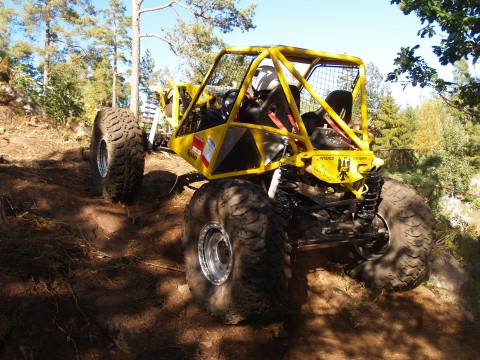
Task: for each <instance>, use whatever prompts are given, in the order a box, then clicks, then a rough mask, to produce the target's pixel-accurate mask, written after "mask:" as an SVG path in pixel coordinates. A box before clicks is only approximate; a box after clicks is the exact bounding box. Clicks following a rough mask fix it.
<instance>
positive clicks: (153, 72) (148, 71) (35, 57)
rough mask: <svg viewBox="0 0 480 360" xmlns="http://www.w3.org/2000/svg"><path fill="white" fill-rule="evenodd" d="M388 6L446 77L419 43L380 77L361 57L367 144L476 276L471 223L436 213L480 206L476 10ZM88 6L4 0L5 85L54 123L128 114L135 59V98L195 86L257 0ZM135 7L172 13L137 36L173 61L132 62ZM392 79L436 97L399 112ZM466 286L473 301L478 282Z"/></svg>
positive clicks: (446, 5)
mask: <svg viewBox="0 0 480 360" xmlns="http://www.w3.org/2000/svg"><path fill="white" fill-rule="evenodd" d="M385 2H387V3H388V1H385ZM391 3H392V5H391V6H392V7H396V6H397V5H398V9H397V11H399V12H400V11H402V12H403V13H404V14H412V13H413V14H415V15H416V16H417V17H418V18H419V20H420V22H419V23H418V24H419V25H418V28H419V30H418V36H419V39H420V38H428V39H434V40H435V39H437V40H438V44H434V45H433V47H432V52H433V56H434V57H435V58H436V59H437V60H438V62H439V64H440V65H442V66H449V67H448V69H450V70H451V71H450V72H451V74H449V76H448V79H447V80H446V78H445V76H443V75H445V70H437V69H436V68H433V67H430V66H429V65H428V64H427V62H426V61H425V60H424V58H423V57H421V56H419V55H417V53H416V51H417V50H418V49H419V46H418V45H414V46H409V47H402V48H399V49H398V50H399V52H398V54H397V57H396V58H394V59H391V62H392V70H391V72H390V73H388V74H382V72H381V71H380V70H379V68H378V67H377V65H376V64H375V63H374V62H369V63H368V65H367V74H368V83H367V84H368V85H367V97H368V105H369V118H370V121H371V124H372V128H374V129H375V131H376V143H375V145H374V149H375V151H376V152H377V153H378V154H379V156H380V157H382V158H384V159H386V161H387V164H388V166H387V168H386V172H387V174H388V176H391V177H395V178H398V179H400V180H402V181H405V182H407V183H410V184H411V185H413V186H414V187H415V188H416V189H417V190H418V191H419V192H420V193H421V194H422V195H423V196H424V197H425V198H426V199H427V200H428V201H429V203H430V205H431V207H432V210H433V212H434V214H435V216H436V218H437V220H438V222H437V239H438V241H439V242H441V243H444V244H446V245H447V246H448V247H449V248H450V249H451V251H452V252H454V253H455V255H456V257H457V258H458V259H460V260H461V261H462V262H463V263H464V264H465V265H467V266H473V268H474V271H477V272H479V273H480V269H478V265H473V264H479V263H480V245H479V240H478V239H479V236H480V230H479V228H478V226H477V227H472V226H468V225H465V224H462V223H460V225H461V226H460V227H457V228H452V227H451V222H449V221H448V220H447V219H448V216H447V214H446V213H445V209H444V207H442V199H444V198H445V196H455V197H459V198H461V200H462V201H463V202H464V203H465V204H467V206H468V207H469V208H471V209H472V210H474V211H475V210H476V211H479V210H480V199H479V196H478V195H479V194H478V192H477V193H475V192H474V190H472V188H471V183H472V178H473V177H474V176H475V175H476V174H478V173H480V115H479V113H480V110H479V108H480V105H479V103H480V100H479V98H480V97H479V96H478V93H479V89H480V86H479V81H480V80H479V78H478V76H476V75H475V66H476V64H477V61H478V57H479V53H480V52H479V46H480V45H479V42H480V41H479V40H480V39H479V36H480V35H479V33H480V19H479V7H480V6H479V5H474V3H475V2H472V1H469V0H463V1H455V2H447V1H429V2H427V1H423V0H416V1H415V0H402V1H400V0H393V1H391ZM95 4H96V5H94V4H93V2H91V1H89V0H40V1H33V0H28V1H19V0H15V1H12V2H8V3H6V2H4V1H2V0H0V61H1V68H0V72H1V74H3V76H2V80H1V81H5V82H8V83H10V84H13V85H14V86H15V87H16V88H18V89H21V90H22V91H23V92H25V93H26V94H27V95H29V96H30V97H31V98H32V99H33V100H34V101H36V102H37V103H38V104H40V105H41V106H42V108H43V109H44V111H45V113H46V114H47V115H48V116H50V117H51V118H52V119H53V120H54V122H55V124H56V125H57V126H60V127H61V126H66V125H67V124H68V123H69V122H71V121H73V120H74V119H80V120H81V121H82V122H84V123H85V124H86V125H91V124H92V122H93V119H94V115H95V112H96V109H99V108H102V107H111V106H119V107H129V106H130V105H131V99H132V97H131V84H132V83H134V82H132V72H131V69H132V68H133V69H135V68H136V62H138V68H139V75H138V81H139V92H140V93H141V94H142V97H141V98H142V99H145V98H146V96H148V93H149V87H150V86H151V85H158V84H162V83H163V82H164V81H165V80H164V76H165V75H169V76H171V77H173V78H174V79H175V80H181V81H186V82H195V83H196V82H199V81H200V80H201V78H202V76H203V74H204V73H205V72H206V70H207V69H208V66H209V65H210V64H211V61H212V59H213V56H214V55H215V53H216V52H217V51H218V49H220V48H221V47H223V46H225V45H226V41H225V40H224V38H228V36H227V35H228V34H231V33H232V32H233V31H234V30H235V32H234V33H237V34H239V33H240V32H241V33H242V34H243V33H244V32H248V31H258V29H257V30H254V29H255V24H254V23H255V11H256V5H254V4H245V2H243V1H238V0H225V1H215V0H210V1H200V0H185V1H170V2H165V4H163V5H158V3H153V2H151V1H146V4H143V1H142V0H133V1H132V5H133V6H129V7H128V8H127V6H126V5H129V4H125V2H124V1H120V0H109V1H108V2H106V1H99V2H96V3H95ZM152 4H153V5H152ZM142 5H149V6H153V8H146V7H144V8H142ZM135 6H136V7H137V11H138V10H140V12H142V16H143V15H145V13H147V12H150V10H153V9H155V10H156V12H157V13H160V12H166V11H170V15H169V17H167V18H166V19H168V21H165V23H164V24H158V26H157V27H158V31H157V32H156V33H143V34H141V36H142V38H153V39H155V41H159V42H160V43H162V44H163V46H164V48H165V51H166V52H168V51H171V54H174V56H175V58H176V59H177V65H178V66H175V67H170V68H166V67H164V68H162V69H160V70H159V69H158V67H157V62H158V63H161V62H162V59H161V58H160V59H157V58H155V57H154V55H153V54H152V52H151V51H150V50H149V49H144V51H143V53H142V54H141V59H135V56H134V57H132V50H131V48H132V41H135V40H136V39H137V38H138V37H139V36H140V34H136V33H135V31H132V28H131V25H132V17H131V15H132V11H133V10H134V8H135ZM452 7H454V8H452ZM127 9H128V10H127ZM306 11H310V9H306ZM372 11H373V10H372ZM152 13H153V11H152ZM133 17H134V18H135V14H134V16H133ZM138 17H140V14H138ZM161 25H165V26H163V27H162V26H161ZM361 26H370V25H369V24H364V25H361ZM371 26H373V25H371ZM232 45H238V44H232ZM242 45H248V44H242ZM288 45H296V44H288ZM405 45H408V44H405ZM320 50H326V51H329V50H330V49H320ZM346 51H348V49H346ZM353 55H355V54H353ZM169 56H171V55H167V54H165V58H167V57H169ZM134 78H135V76H134ZM386 80H387V81H390V83H388V82H386ZM392 83H397V84H399V83H400V84H402V85H405V86H406V85H408V84H410V85H408V86H411V85H416V86H418V87H421V88H429V89H431V90H432V91H431V94H430V95H429V96H428V97H424V98H422V99H420V100H421V101H419V99H415V100H413V99H412V101H411V102H410V103H408V102H407V103H405V102H403V104H402V105H400V104H399V103H398V102H397V99H396V97H395V96H394V93H393V92H392V85H391V84H392ZM141 107H142V104H140V108H141ZM477 278H480V277H477ZM473 291H474V292H475V293H476V294H477V298H480V280H479V281H477V282H476V283H475V285H474V286H473Z"/></svg>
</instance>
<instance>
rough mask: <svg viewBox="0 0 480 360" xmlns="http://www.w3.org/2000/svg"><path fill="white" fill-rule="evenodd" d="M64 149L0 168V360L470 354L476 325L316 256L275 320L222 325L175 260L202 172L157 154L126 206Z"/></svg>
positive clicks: (302, 260)
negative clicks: (372, 286) (355, 277)
mask: <svg viewBox="0 0 480 360" xmlns="http://www.w3.org/2000/svg"><path fill="white" fill-rule="evenodd" d="M73 155H74V154H65V157H63V158H61V159H59V160H55V161H50V157H47V159H46V160H49V161H48V162H43V163H36V165H33V166H32V165H29V166H26V165H22V164H19V163H14V162H12V161H11V162H10V163H9V164H1V165H0V177H1V178H2V181H1V183H0V192H1V193H2V194H5V196H6V199H7V202H8V204H7V207H6V210H7V219H8V221H9V227H10V230H9V231H8V232H3V233H0V358H2V359H24V358H48V359H65V358H69V359H87V358H93V359H105V358H117V359H200V358H201V359H233V358H235V359H251V358H255V359H287V358H288V359H297V358H320V359H321V358H335V357H336V358H338V357H340V358H342V357H343V358H360V359H361V358H365V359H366V358H388V357H394V355H395V354H401V355H402V356H404V358H419V359H422V358H428V357H429V358H449V357H453V354H455V358H469V357H470V356H472V355H473V354H478V349H479V345H478V344H479V343H480V341H479V340H480V339H479V336H478V326H477V325H475V324H473V323H472V322H470V321H468V320H467V319H465V318H464V317H463V315H462V314H461V313H460V312H458V313H457V312H455V311H454V310H452V308H451V307H445V306H444V305H442V304H441V303H439V302H438V300H436V299H435V298H434V297H429V296H426V295H425V294H423V293H422V292H415V291H414V292H411V293H407V294H380V293H375V292H370V291H367V290H365V289H364V288H362V286H361V285H358V284H357V283H355V282H353V281H352V280H350V279H348V278H346V277H345V276H344V275H343V274H342V272H341V270H340V268H338V267H337V266H336V265H334V263H332V264H331V263H329V257H328V256H327V255H326V254H324V253H322V252H318V251H316V252H306V253H298V254H297V261H296V263H295V264H294V267H293V269H294V276H293V278H292V280H291V281H290V288H289V291H288V294H287V299H286V300H285V301H284V302H282V304H281V306H280V307H279V309H278V310H277V311H276V312H275V313H272V314H271V315H269V316H267V317H266V318H265V319H262V320H259V321H257V322H250V323H247V324H242V325H239V326H227V325H223V324H220V323H218V322H217V321H216V320H215V319H213V318H212V317H211V316H209V315H208V314H206V313H205V312H204V311H203V309H201V308H200V307H199V306H197V305H196V304H195V302H194V300H193V299H192V296H191V294H190V292H189V289H188V285H187V283H186V280H185V275H184V273H183V265H182V264H183V261H182V251H181V247H180V238H181V234H182V221H183V210H184V207H185V205H186V204H187V203H188V201H189V198H190V196H191V195H192V194H193V192H194V191H195V189H198V187H199V186H200V185H201V182H202V181H203V177H201V176H200V175H198V174H192V173H178V172H177V173H175V172H174V171H173V170H172V168H176V166H175V164H171V163H170V162H168V161H166V160H165V163H162V164H160V165H162V166H163V169H164V170H158V169H150V170H149V171H147V173H146V175H145V178H144V184H143V187H142V189H141V190H140V192H139V194H138V197H137V198H136V199H135V200H134V201H133V202H132V203H130V204H122V203H107V202H105V201H104V200H102V199H101V198H99V197H98V195H97V194H95V192H94V191H93V189H92V187H91V178H90V175H89V171H88V164H86V163H85V162H84V161H83V160H81V159H78V160H71V159H72V157H73ZM64 159H70V160H64ZM162 166H159V168H162ZM475 334H477V335H475ZM470 358H474V357H470Z"/></svg>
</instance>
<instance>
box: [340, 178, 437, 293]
mask: <svg viewBox="0 0 480 360" xmlns="http://www.w3.org/2000/svg"><path fill="white" fill-rule="evenodd" d="M375 221H377V222H378V223H380V224H381V226H383V228H384V230H386V231H388V234H389V236H388V240H387V241H385V243H381V244H375V246H372V247H371V248H370V250H367V249H368V243H364V244H362V243H359V244H358V245H357V246H355V250H356V260H357V264H358V263H359V265H358V266H356V267H355V268H354V269H353V270H352V271H351V272H350V275H351V276H352V277H353V278H356V279H358V280H361V281H364V282H365V283H366V284H367V285H368V286H369V287H372V288H376V289H386V290H392V291H393V290H409V289H412V288H414V287H416V286H418V285H420V283H421V282H422V281H423V280H424V279H425V278H426V276H427V274H428V267H429V259H430V254H431V251H432V245H433V234H432V218H431V215H430V209H429V207H428V205H427V204H426V203H425V201H424V200H423V198H422V197H421V196H420V195H419V194H418V193H417V192H416V191H415V190H414V189H413V188H411V187H410V186H408V185H406V184H403V183H401V182H399V181H396V180H392V179H386V180H385V183H384V185H383V189H382V192H381V201H380V204H379V206H378V215H377V219H375Z"/></svg>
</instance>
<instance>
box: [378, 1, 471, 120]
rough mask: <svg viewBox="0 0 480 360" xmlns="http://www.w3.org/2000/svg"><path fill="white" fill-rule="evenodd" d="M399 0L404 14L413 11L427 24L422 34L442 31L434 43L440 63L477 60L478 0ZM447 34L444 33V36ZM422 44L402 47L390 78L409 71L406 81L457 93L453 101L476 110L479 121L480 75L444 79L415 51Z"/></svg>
mask: <svg viewBox="0 0 480 360" xmlns="http://www.w3.org/2000/svg"><path fill="white" fill-rule="evenodd" d="M391 4H398V5H399V8H400V10H402V11H403V13H404V14H410V13H412V12H414V13H415V14H416V15H417V16H418V17H419V18H420V20H421V22H422V24H424V25H425V26H424V27H423V28H421V29H420V30H419V32H418V36H420V37H422V38H423V37H426V36H427V37H433V36H435V35H436V33H437V31H438V30H437V29H438V28H439V30H440V31H441V32H442V37H440V43H439V44H438V45H436V46H433V47H432V52H433V53H434V54H435V55H436V56H437V57H438V60H439V62H440V64H442V65H447V64H452V65H453V64H455V63H456V62H457V61H459V60H462V59H465V60H468V59H471V61H472V64H475V63H476V62H477V61H478V59H479V57H480V41H479V40H480V16H479V15H480V4H479V3H478V1H471V0H458V1H443V0H391ZM443 34H445V36H443ZM419 47H420V45H415V46H408V47H402V48H401V50H400V52H399V53H398V57H397V58H396V59H395V61H394V64H395V65H396V69H395V70H394V71H393V72H391V73H390V74H388V77H387V80H389V81H400V77H401V75H404V74H406V82H407V83H411V84H412V85H413V86H416V85H419V86H421V87H425V86H429V87H432V88H434V89H435V90H436V91H437V92H438V93H440V94H444V93H446V94H447V96H449V97H450V96H455V97H456V98H455V99H453V100H451V104H452V105H454V106H456V107H457V108H461V109H463V111H469V112H470V113H472V114H474V116H475V117H476V121H477V122H478V121H480V113H479V108H478V107H479V105H480V97H479V96H478V93H479V92H480V79H478V78H473V77H471V78H470V79H468V81H467V82H464V83H458V82H457V83H452V82H447V81H445V80H443V79H441V78H440V77H439V75H438V72H437V71H436V70H435V69H434V68H432V67H430V66H429V65H428V64H427V63H426V61H425V60H424V59H423V58H422V57H421V56H417V55H416V51H417V50H418V49H419Z"/></svg>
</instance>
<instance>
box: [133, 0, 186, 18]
mask: <svg viewBox="0 0 480 360" xmlns="http://www.w3.org/2000/svg"><path fill="white" fill-rule="evenodd" d="M173 5H178V6H180V7H182V8H184V9H185V10H188V11H190V12H191V13H192V14H193V15H195V11H193V9H192V8H191V7H190V6H187V5H185V4H183V3H181V2H179V1H177V0H172V1H170V2H168V3H167V4H165V5H162V6H157V7H153V8H147V9H140V11H139V13H140V14H141V13H144V12H149V11H157V10H163V9H166V8H168V7H173Z"/></svg>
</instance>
